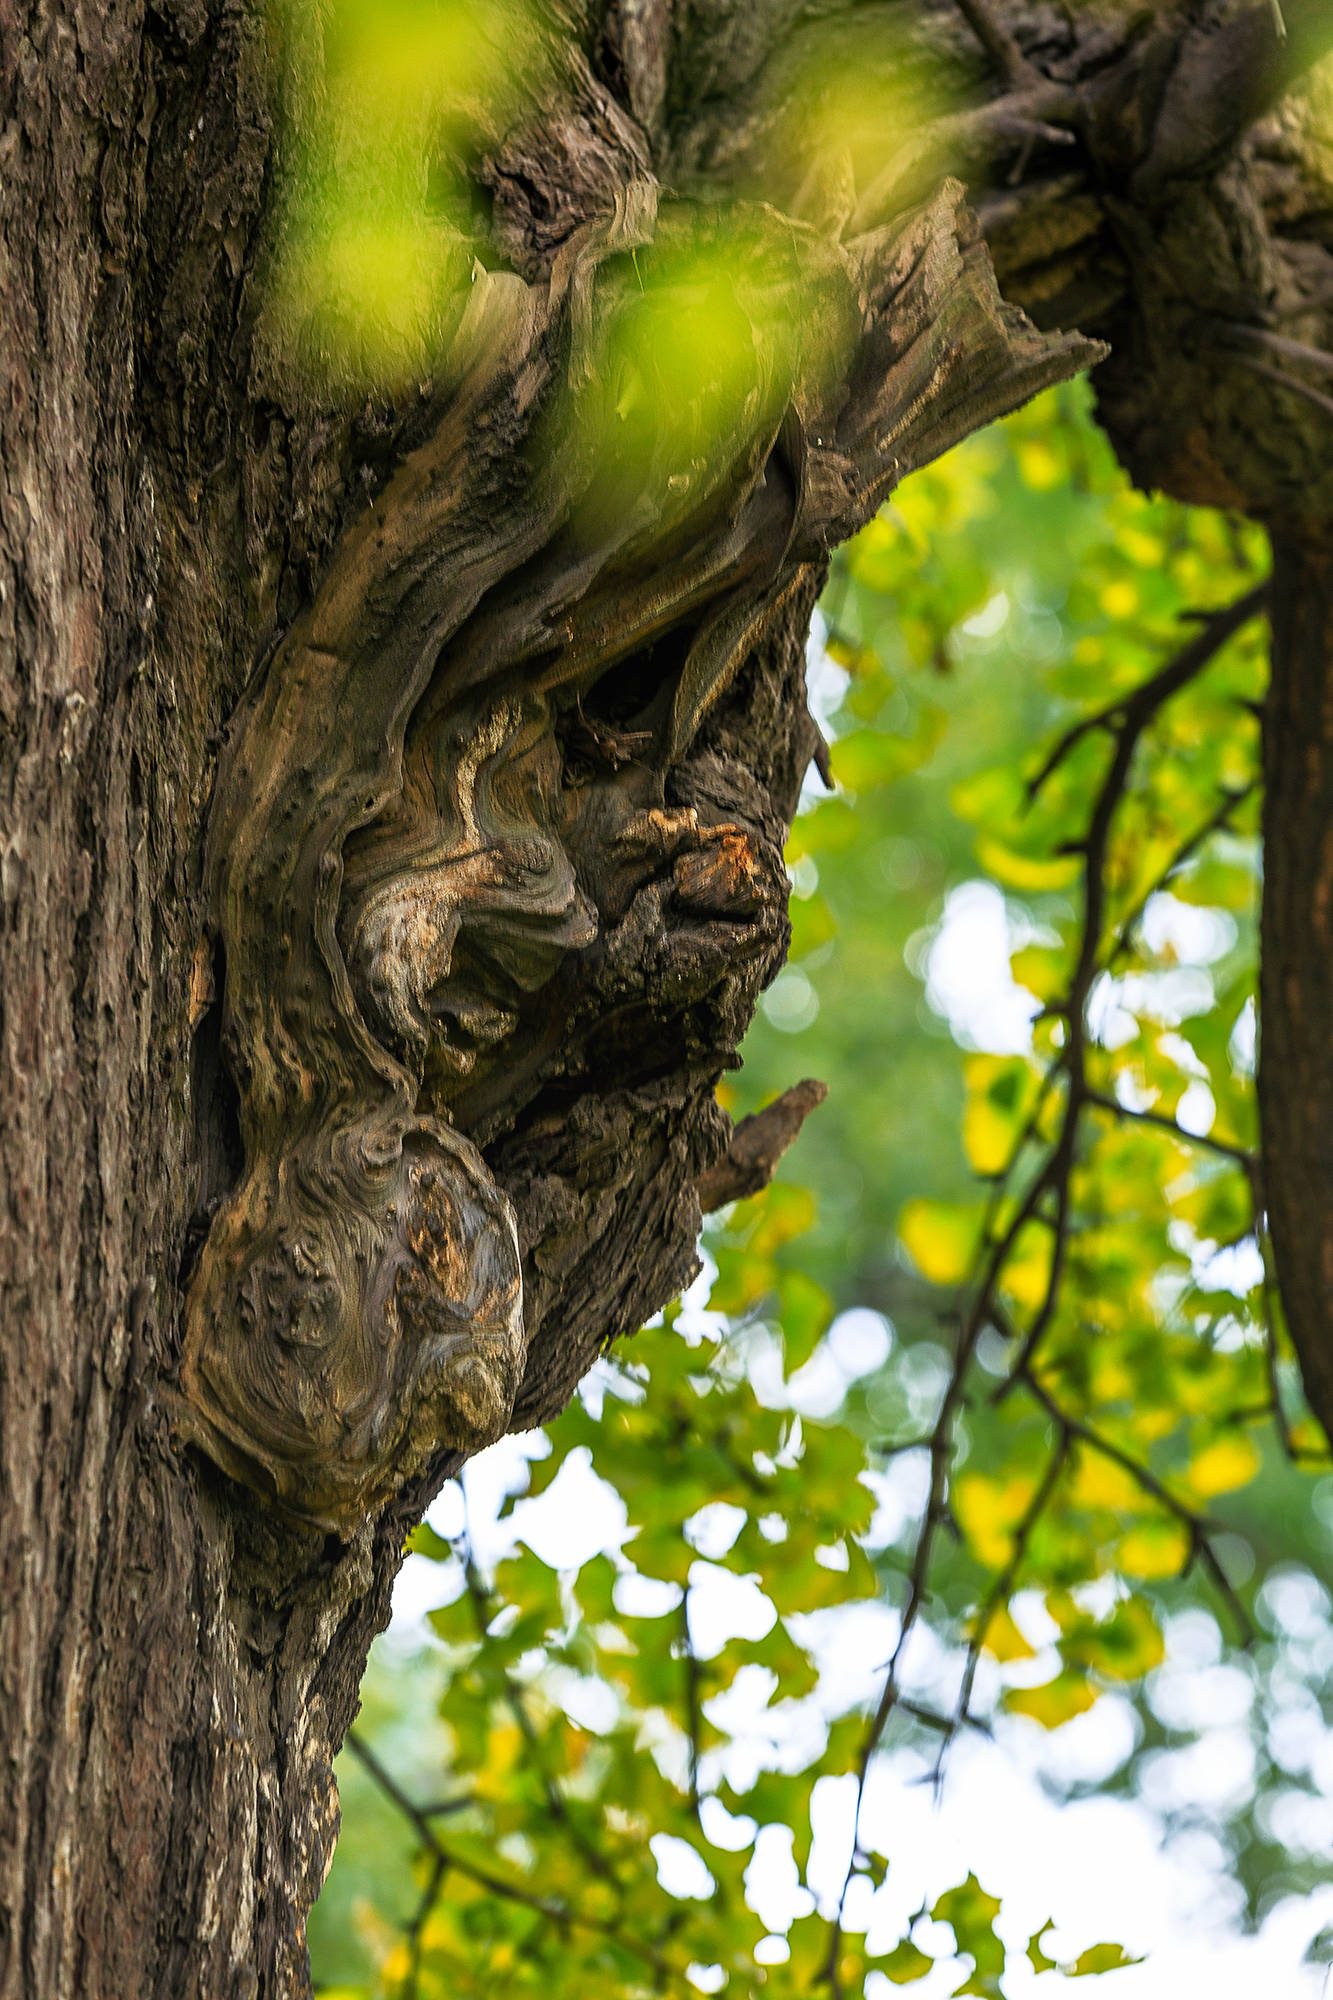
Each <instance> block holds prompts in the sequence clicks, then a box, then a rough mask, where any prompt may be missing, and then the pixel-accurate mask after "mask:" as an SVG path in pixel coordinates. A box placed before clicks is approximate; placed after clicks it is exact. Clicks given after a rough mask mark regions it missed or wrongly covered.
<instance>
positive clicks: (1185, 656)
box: [1027, 582, 1268, 799]
mask: <svg viewBox="0 0 1333 2000" xmlns="http://www.w3.org/2000/svg"><path fill="white" fill-rule="evenodd" d="M1267 599H1268V584H1267V583H1266V582H1265V583H1260V584H1256V585H1255V587H1254V589H1253V590H1247V591H1246V593H1245V595H1244V596H1243V597H1239V598H1237V600H1236V602H1235V603H1234V604H1229V605H1227V606H1226V607H1225V609H1224V610H1221V611H1214V612H1210V613H1209V614H1208V616H1207V618H1206V620H1205V622H1204V624H1203V627H1202V629H1201V631H1200V632H1199V634H1198V636H1197V637H1196V638H1194V639H1192V640H1191V641H1190V643H1189V644H1188V645H1187V646H1185V647H1183V648H1182V650H1181V651H1180V652H1179V653H1177V654H1176V655H1175V657H1174V658H1173V659H1171V660H1168V661H1167V663H1166V665H1165V666H1164V667H1163V668H1162V669H1161V670H1160V672H1158V673H1155V674H1154V675H1153V676H1152V677H1151V679H1149V680H1146V681H1144V682H1142V683H1141V684H1140V685H1139V686H1138V687H1136V688H1134V689H1132V690H1131V691H1130V692H1129V693H1128V694H1125V695H1120V696H1118V697H1117V698H1116V700H1115V701H1112V702H1108V703H1107V705H1106V707H1105V708H1100V709H1098V710H1097V712H1096V713H1095V714H1094V715H1088V716H1084V717H1083V718H1082V720H1081V721H1079V722H1076V723H1074V724H1073V726H1072V727H1071V728H1069V729H1067V730H1066V731H1065V733H1064V735H1063V736H1061V737H1060V738H1059V740H1058V741H1057V743H1056V744H1055V747H1054V749H1053V750H1052V751H1051V753H1050V755H1049V756H1048V757H1047V758H1046V759H1045V761H1044V763H1043V764H1042V766H1041V768H1040V770H1039V771H1038V772H1037V774H1036V776H1035V777H1033V778H1031V779H1030V780H1029V782H1028V788H1027V792H1028V797H1029V799H1035V798H1036V797H1037V795H1038V793H1039V792H1040V791H1041V790H1042V788H1043V787H1044V786H1045V784H1046V782H1047V780H1048V779H1049V778H1051V777H1052V776H1053V775H1054V773H1055V772H1056V771H1057V770H1058V769H1059V767H1060V765H1061V764H1063V763H1064V761H1065V759H1066V757H1068V755H1069V753H1070V751H1071V750H1073V749H1074V747H1075V746H1076V745H1077V744H1079V743H1081V742H1082V741H1083V738H1084V737H1085V736H1089V735H1091V734H1092V732H1093V731H1094V730H1097V729H1106V730H1109V731H1112V732H1113V733H1114V734H1116V735H1122V734H1125V733H1127V732H1132V733H1133V735H1134V736H1135V737H1137V736H1138V735H1139V734H1140V733H1141V732H1142V730H1143V728H1144V727H1145V726H1146V724H1147V722H1148V721H1149V720H1151V718H1152V716H1154V715H1155V714H1156V712H1157V710H1158V709H1159V708H1160V707H1161V706H1162V704H1163V703H1164V702H1166V701H1169V700H1170V698H1171V696H1172V695H1173V694H1178V693H1179V691H1180V690H1181V688H1183V687H1186V686H1188V684H1189V682H1190V681H1192V680H1193V679H1194V677H1195V675H1196V674H1199V673H1201V672H1202V670H1203V669H1204V668H1205V667H1206V666H1207V665H1208V664H1209V662H1210V661H1211V660H1212V658H1213V656H1214V654H1216V653H1218V652H1220V651H1221V649H1222V647H1223V646H1224V645H1225V644H1226V642H1227V640H1228V639H1231V638H1233V637H1234V636H1235V634H1236V633H1237V632H1239V631H1240V630H1241V628H1242V626H1244V625H1248V624H1249V622H1250V620H1251V618H1254V617H1256V616H1257V615H1258V613H1259V612H1260V611H1262V610H1263V608H1264V605H1265V603H1266V602H1267Z"/></svg>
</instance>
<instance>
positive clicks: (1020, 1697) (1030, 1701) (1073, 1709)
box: [1004, 1667, 1097, 1729]
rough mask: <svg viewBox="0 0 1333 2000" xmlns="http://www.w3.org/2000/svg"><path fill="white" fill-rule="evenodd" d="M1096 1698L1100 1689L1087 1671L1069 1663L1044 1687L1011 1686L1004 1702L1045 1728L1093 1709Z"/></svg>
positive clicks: (1050, 1727) (1008, 1707) (1054, 1727)
mask: <svg viewBox="0 0 1333 2000" xmlns="http://www.w3.org/2000/svg"><path fill="white" fill-rule="evenodd" d="M1096 1699H1097V1690H1096V1688H1095V1687H1093V1686H1092V1684H1091V1683H1090V1682H1089V1680H1088V1679H1087V1677H1086V1675H1084V1674H1080V1673H1075V1672H1073V1671H1071V1669H1069V1668H1068V1667H1066V1669H1065V1670H1064V1672H1063V1673H1059V1674H1057V1675H1056V1677H1055V1679H1054V1680H1053V1681H1046V1682H1044V1683H1043V1685H1042V1686H1041V1687H1034V1688H1008V1689H1007V1690H1006V1691H1005V1695H1004V1705H1005V1707H1006V1708H1007V1709H1009V1710H1010V1711H1011V1713H1013V1714H1014V1715H1028V1716H1031V1718H1032V1720H1033V1721H1034V1722H1039V1723H1040V1724H1041V1726H1042V1728H1043V1729H1058V1728H1059V1727H1060V1725H1061V1723H1062V1722H1071V1721H1072V1720H1073V1718H1074V1717H1075V1716H1076V1715H1082V1714H1083V1713H1084V1712H1085V1711H1086V1710H1087V1709H1090V1708H1091V1707H1092V1705H1093V1703H1094V1702H1095V1701H1096Z"/></svg>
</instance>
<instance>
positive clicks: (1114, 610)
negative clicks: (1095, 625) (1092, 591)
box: [1102, 581, 1139, 618]
mask: <svg viewBox="0 0 1333 2000" xmlns="http://www.w3.org/2000/svg"><path fill="white" fill-rule="evenodd" d="M1138 608H1139V587H1138V585H1137V584H1136V583H1130V582H1128V581H1121V582H1116V583H1108V584H1107V585H1106V587H1105V589H1104V590H1103V591H1102V610H1103V611H1104V612H1105V613H1106V615H1107V617H1108V618H1132V617H1133V615H1134V613H1135V612H1136V611H1137V610H1138Z"/></svg>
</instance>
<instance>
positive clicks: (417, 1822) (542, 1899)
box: [346, 1730, 667, 1973]
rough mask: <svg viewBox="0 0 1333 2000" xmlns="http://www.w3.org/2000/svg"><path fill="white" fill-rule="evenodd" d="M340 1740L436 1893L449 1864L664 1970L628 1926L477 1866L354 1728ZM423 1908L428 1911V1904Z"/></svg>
mask: <svg viewBox="0 0 1333 2000" xmlns="http://www.w3.org/2000/svg"><path fill="white" fill-rule="evenodd" d="M346 1741H347V1747H348V1749H349V1750H350V1751H351V1752H352V1754H353V1755H354V1756H355V1757H356V1758H357V1760H358V1761H359V1762H360V1763H361V1764H362V1765H363V1766H364V1767H365V1769H366V1770H367V1771H368V1772H369V1773H370V1775H371V1777H372V1778H373V1779H374V1781H375V1783H376V1784H377V1785H378V1786H379V1788H380V1790H381V1791H382V1792H383V1793H384V1795H385V1797H386V1798H388V1799H390V1800H391V1801H392V1802H393V1804H394V1805H395V1806H397V1808H398V1810H399V1811H400V1812H401V1813H402V1814H403V1816H404V1818H405V1819H407V1820H408V1821H409V1822H410V1823H411V1825H412V1826H413V1827H414V1828H415V1830H416V1833H417V1836H418V1838H419V1839H420V1841H421V1844H422V1846H423V1847H424V1848H425V1850H426V1852H427V1854H429V1855H430V1857H431V1860H432V1863H433V1868H432V1883H433V1886H434V1889H435V1892H436V1893H437V1894H438V1890H439V1885H440V1883H441V1882H442V1881H443V1879H444V1876H445V1875H446V1873H448V1871H449V1870H450V1869H452V1870H453V1871H454V1872H455V1873H456V1874H459V1875H462V1876H465V1877H466V1879H467V1880H468V1881H470V1882H475V1883H476V1884H477V1887H478V1888H480V1889H485V1890H486V1891H487V1893H488V1894H489V1895H492V1896H498V1897H499V1898H500V1899H501V1900H502V1901H504V1902H507V1903H519V1904H521V1905H522V1906H523V1908H524V1909H527V1910H534V1911H535V1912H536V1913H537V1915H538V1916H540V1917H542V1918H544V1919H545V1921H546V1922H547V1923H549V1924H553V1925H555V1926H556V1927H557V1928H559V1929H560V1930H584V1931H592V1932H595V1933H596V1934H597V1935H598V1936H599V1937H605V1938H610V1939H611V1940H612V1941H613V1942H614V1943H615V1944H617V1945H619V1946H620V1947H621V1949H622V1950H624V1951H628V1952H631V1953H632V1954H633V1955H634V1956H635V1957H636V1958H640V1959H642V1960H643V1961H644V1963H645V1964H647V1965H651V1966H652V1967H653V1969H654V1971H655V1972H658V1973H661V1972H664V1971H666V1970H667V1965H666V1961H665V1960H664V1959H663V1957H662V1954H661V1952H660V1951H658V1950H657V1948H656V1947H655V1946H653V1945H650V1944H646V1943H645V1942H644V1941H643V1940H642V1938H640V1937H638V1936H637V1935H636V1934H635V1932H634V1931H633V1930H629V1929H622V1927H621V1926H620V1925H619V1924H616V1923H613V1922H611V1921H610V1920H609V1919H606V1918H602V1917H594V1916H590V1915H588V1914H587V1913H585V1912H583V1911H581V1910H578V1909H575V1908H573V1907H571V1906H570V1905H568V1904H566V1903H560V1902H556V1901H555V1900H554V1899H552V1898H550V1897H546V1896H539V1895H536V1894H535V1893H534V1892H533V1891H532V1890H530V1889H525V1888H523V1887H522V1885H521V1884H519V1883H517V1882H511V1881H508V1880H506V1878H505V1877H504V1876H503V1875H497V1874H495V1873H494V1872H493V1871H492V1870H491V1869H489V1868H484V1867H481V1866H480V1865H479V1864H478V1863H477V1862H475V1861H473V1860H472V1859H471V1858H470V1856H467V1855H464V1854H460V1853H459V1852H457V1850H455V1849H453V1848H450V1847H446V1846H445V1845H444V1843H443V1842H442V1841H441V1840H440V1839H439V1837H438V1835H437V1834H436V1832H435V1830H434V1828H433V1827H432V1826H431V1824H430V1822H429V1820H428V1819H427V1817H426V1815H425V1814H424V1812H423V1811H422V1809H421V1807H420V1806H418V1805H416V1804H415V1803H414V1802H413V1801H412V1799H410V1798H409V1797H408V1795H407V1793H406V1792H405V1791H404V1790H403V1788H402V1786H401V1785H400V1784H399V1783H398V1781H397V1780H396V1779H395V1778H394V1776H393V1774H392V1773H391V1772H390V1771H388V1770H386V1768H385V1766H384V1765H383V1764H382V1763H381V1762H380V1760H379V1758H378V1757H377V1756H376V1755H375V1752H374V1751H373V1750H372V1749H371V1748H370V1746H369V1744H367V1743H365V1742H363V1741H362V1739H361V1738H360V1737H359V1736H358V1735H357V1734H356V1732H355V1731H354V1730H349V1731H348V1734H347V1739H346ZM426 1914H427V1915H428V1914H429V1908H427V1911H426ZM424 1921H425V1917H424V1916H420V1915H419V1919H418V1932H419V1931H420V1927H421V1925H422V1924H423V1923H424Z"/></svg>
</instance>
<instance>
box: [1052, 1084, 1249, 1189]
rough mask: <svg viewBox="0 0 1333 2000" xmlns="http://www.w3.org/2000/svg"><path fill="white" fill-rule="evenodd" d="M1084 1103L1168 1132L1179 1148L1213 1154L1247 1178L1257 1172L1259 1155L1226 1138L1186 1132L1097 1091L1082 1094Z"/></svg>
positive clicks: (1154, 1113) (1160, 1115)
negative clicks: (1239, 1169) (1187, 1147)
mask: <svg viewBox="0 0 1333 2000" xmlns="http://www.w3.org/2000/svg"><path fill="white" fill-rule="evenodd" d="M1084 1102H1085V1103H1086V1104H1089V1105H1091V1106H1092V1107H1093V1108H1094V1109H1095V1110H1098V1111H1105V1112H1108V1113H1109V1114H1110V1116H1111V1117H1112V1118H1123V1119H1127V1120H1128V1121H1129V1122H1130V1123H1132V1124H1135V1125H1151V1126H1153V1127H1155V1129H1156V1130H1157V1131H1159V1132H1169V1133H1170V1135H1171V1137H1172V1138H1173V1139H1178V1140H1179V1141H1180V1143H1181V1145H1182V1146H1198V1147H1200V1148H1201V1149H1202V1150H1203V1151H1204V1152H1206V1153H1216V1154H1217V1156H1218V1158H1219V1159H1223V1160H1230V1161H1231V1162H1232V1164H1233V1165H1234V1166H1237V1167H1240V1168H1242V1169H1243V1170H1244V1172H1245V1174H1246V1176H1247V1177H1248V1176H1251V1175H1254V1174H1257V1173H1258V1170H1259V1155H1258V1154H1257V1153H1252V1152H1250V1151H1249V1150H1248V1148H1246V1147H1245V1146H1233V1145H1231V1144H1230V1142H1229V1141H1228V1140H1226V1139H1214V1138H1212V1137H1210V1135H1209V1134H1208V1133H1207V1132H1187V1131H1186V1130H1185V1128H1184V1127H1183V1126H1182V1125H1177V1123H1176V1121H1175V1119H1174V1118H1168V1117H1167V1116H1166V1115H1165V1113H1163V1112H1161V1111H1152V1110H1143V1111H1140V1110H1138V1109H1137V1108H1136V1107H1135V1106H1134V1105H1131V1104H1121V1103H1120V1102H1119V1101H1118V1100H1117V1099H1116V1098H1114V1097H1105V1096H1103V1095H1102V1093H1101V1092H1100V1091H1098V1090H1089V1091H1086V1092H1085V1093H1084Z"/></svg>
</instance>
